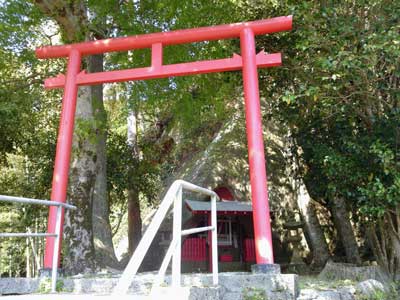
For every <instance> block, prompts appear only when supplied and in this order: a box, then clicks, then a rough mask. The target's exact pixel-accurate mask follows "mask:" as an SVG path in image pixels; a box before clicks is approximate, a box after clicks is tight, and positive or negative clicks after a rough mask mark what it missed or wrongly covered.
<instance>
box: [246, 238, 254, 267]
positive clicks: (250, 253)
mask: <svg viewBox="0 0 400 300" xmlns="http://www.w3.org/2000/svg"><path fill="white" fill-rule="evenodd" d="M243 245H244V249H243V259H244V261H245V262H255V261H256V250H255V245H254V239H245V240H244V243H243Z"/></svg>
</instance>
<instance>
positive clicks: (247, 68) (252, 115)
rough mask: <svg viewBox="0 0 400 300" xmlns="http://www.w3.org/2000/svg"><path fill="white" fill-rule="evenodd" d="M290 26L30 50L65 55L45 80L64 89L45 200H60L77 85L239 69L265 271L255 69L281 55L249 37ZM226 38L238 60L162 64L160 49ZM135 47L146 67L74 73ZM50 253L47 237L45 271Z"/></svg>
mask: <svg viewBox="0 0 400 300" xmlns="http://www.w3.org/2000/svg"><path fill="white" fill-rule="evenodd" d="M291 28H292V17H291V16H286V17H278V18H272V19H267V20H260V21H253V22H243V23H235V24H229V25H219V26H211V27H202V28H195V29H185V30H177V31H171V32H161V33H152V34H144V35H136V36H129V37H121V38H112V39H104V40H97V41H89V42H83V43H76V44H71V45H63V46H47V47H41V48H38V49H37V50H36V55H37V57H38V58H58V57H68V67H67V73H66V75H59V76H57V77H55V78H49V79H47V80H46V81H45V87H46V88H64V96H63V103H62V112H61V119H60V127H59V133H58V139H57V149H56V158H55V164H54V173H53V183H52V193H51V199H52V200H53V201H59V202H65V201H66V194H67V183H68V172H69V164H70V157H71V147H72V136H73V129H74V120H75V119H74V118H75V109H76V98H77V90H78V86H79V85H93V84H101V83H107V82H120V81H129V80H144V79H151V78H162V77H170V76H184V75H193V74H201V73H211V72H224V71H233V70H240V69H242V74H243V84H244V95H245V108H246V132H247V140H248V153H249V166H250V183H251V193H252V203H253V222H254V235H255V237H254V238H255V243H256V245H255V246H256V260H257V265H256V267H257V266H259V267H260V268H261V269H265V267H266V268H268V267H269V266H272V264H273V252H272V235H271V226H270V216H269V204H268V190H267V177H266V168H265V157H264V142H263V131H262V122H261V109H260V101H259V88H258V75H257V68H258V67H272V66H278V65H280V64H281V55H280V53H275V54H266V53H264V52H263V51H261V52H260V53H259V54H256V51H255V35H260V34H269V33H275V32H279V31H284V30H290V29H291ZM228 38H240V48H241V55H240V56H239V55H237V54H234V55H233V57H232V58H226V59H217V60H207V61H197V62H188V63H180V64H172V65H163V54H162V50H163V47H164V46H167V45H177V44H184V43H193V42H201V41H211V40H220V39H228ZM141 48H151V52H152V53H151V66H149V67H145V68H134V69H128V70H117V71H108V72H98V73H86V72H85V71H81V70H80V66H81V58H82V56H85V55H94V54H100V53H106V52H115V51H128V50H133V49H141ZM55 219H56V210H55V209H52V208H51V209H50V214H49V222H48V232H49V233H52V232H55V230H56V229H55V228H56V222H55ZM61 232H62V228H61V229H60V233H61ZM54 249H55V251H59V245H58V244H56V245H55V244H54V239H53V238H51V237H50V238H47V241H46V251H45V262H44V267H45V268H51V266H52V253H53V250H54Z"/></svg>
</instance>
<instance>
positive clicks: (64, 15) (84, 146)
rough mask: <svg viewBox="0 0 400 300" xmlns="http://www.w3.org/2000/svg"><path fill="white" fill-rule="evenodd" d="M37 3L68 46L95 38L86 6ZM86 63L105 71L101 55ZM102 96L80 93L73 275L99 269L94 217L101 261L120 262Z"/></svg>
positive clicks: (67, 263) (68, 253)
mask: <svg viewBox="0 0 400 300" xmlns="http://www.w3.org/2000/svg"><path fill="white" fill-rule="evenodd" d="M33 3H34V4H35V5H36V6H37V7H38V8H39V9H40V10H41V11H42V12H43V13H44V14H45V15H47V16H48V17H51V18H53V19H54V20H55V21H56V22H57V23H58V25H59V26H60V29H61V33H62V37H63V40H64V42H67V43H71V42H80V41H83V40H90V39H91V38H92V35H93V34H91V32H90V30H89V21H88V8H87V3H86V1H83V0H76V1H66V0H51V1H50V0H40V1H39V0H34V1H33ZM97 27H99V24H98V26H97ZM86 62H87V64H86V65H87V68H88V70H89V71H101V70H102V64H103V57H102V56H97V57H90V58H87V59H86ZM102 97H103V95H102V87H101V86H96V87H81V88H80V89H79V91H78V102H77V108H76V114H75V115H76V120H75V132H74V141H73V152H72V158H71V162H72V163H71V170H70V178H69V185H70V190H69V201H70V202H71V203H72V204H74V205H76V206H77V208H78V209H77V210H76V211H71V210H68V211H67V212H66V215H65V224H64V236H65V241H64V245H63V246H65V247H64V249H65V255H64V267H65V269H66V270H67V271H68V272H70V273H78V272H79V273H81V272H87V271H89V272H90V271H93V270H94V269H95V266H96V262H95V251H94V244H93V228H92V213H93V214H94V217H95V218H96V222H95V226H94V230H95V232H96V241H98V242H99V243H96V245H97V246H96V249H97V250H98V251H97V253H98V258H99V259H100V258H101V260H102V262H104V264H106V265H107V264H109V263H110V264H111V263H112V262H113V261H114V259H115V261H116V258H115V254H114V249H113V247H112V241H111V229H110V225H109V220H108V203H107V193H106V192H105V189H106V174H105V172H106V169H105V163H106V161H105V159H106V154H105V141H106V121H107V118H106V114H105V111H104V106H103V99H102ZM97 174H98V176H97ZM93 201H95V206H94V207H95V210H94V211H93V210H92V207H93ZM99 219H101V221H100V222H98V220H99Z"/></svg>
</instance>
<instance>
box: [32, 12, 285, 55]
mask: <svg viewBox="0 0 400 300" xmlns="http://www.w3.org/2000/svg"><path fill="white" fill-rule="evenodd" d="M244 28H251V29H252V31H253V32H254V34H256V35H259V34H269V33H274V32H279V31H284V30H290V29H292V16H285V17H277V18H272V19H266V20H259V21H252V22H242V23H235V24H227V25H218V26H209V27H201V28H193V29H183V30H176V31H170V32H157V33H151V34H143V35H134V36H129V37H120V38H112V39H104V40H97V41H91V42H83V43H77V44H71V45H62V46H46V47H41V48H38V49H36V56H37V57H38V58H57V57H67V56H68V55H69V53H70V51H72V50H73V49H76V50H78V51H79V52H80V53H81V55H83V56H84V55H93V54H100V53H105V52H114V51H128V50H132V49H141V48H150V47H151V46H152V45H153V44H156V43H161V44H163V45H164V46H166V45H177V44H186V43H194V42H201V41H212V40H223V39H229V38H237V37H239V35H240V33H241V32H242V30H243V29H244Z"/></svg>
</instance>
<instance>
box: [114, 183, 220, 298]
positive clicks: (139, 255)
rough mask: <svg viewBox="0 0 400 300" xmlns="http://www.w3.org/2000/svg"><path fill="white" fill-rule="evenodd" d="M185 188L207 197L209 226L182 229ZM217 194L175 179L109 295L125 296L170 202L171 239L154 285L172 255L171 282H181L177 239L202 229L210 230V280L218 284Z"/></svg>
mask: <svg viewBox="0 0 400 300" xmlns="http://www.w3.org/2000/svg"><path fill="white" fill-rule="evenodd" d="M183 190H189V191H192V192H197V193H201V194H205V195H208V196H210V197H211V226H208V227H202V228H193V229H188V230H184V231H182V191H183ZM217 198H218V196H217V194H216V193H215V192H213V191H211V190H208V189H205V188H202V187H199V186H197V185H194V184H192V183H189V182H186V181H183V180H176V181H175V182H174V183H173V184H172V185H171V187H170V188H169V190H168V192H167V194H166V195H165V197H164V199H163V200H162V201H161V204H160V206H159V208H158V210H157V212H156V213H155V215H154V218H153V220H152V221H151V223H150V225H149V227H148V228H147V230H146V232H145V234H144V235H143V237H142V239H141V240H140V242H139V245H138V246H137V248H136V250H135V252H134V253H133V255H132V257H131V259H130V261H129V263H128V265H127V267H126V268H125V270H124V272H123V273H122V276H121V278H120V280H119V282H118V283H117V285H116V287H115V288H114V291H113V295H126V294H127V292H128V290H129V286H130V285H131V283H132V281H133V279H134V276H135V275H136V273H137V271H138V269H139V267H140V265H141V263H142V261H143V259H144V256H145V255H146V253H147V251H148V249H149V247H150V245H151V243H152V241H153V239H154V237H155V235H156V234H157V231H158V229H159V228H160V225H161V223H162V221H163V220H164V218H165V216H166V215H167V213H168V210H169V208H170V207H171V205H172V204H174V208H173V212H174V216H173V218H174V219H173V238H172V242H171V245H170V246H169V248H168V250H167V253H166V255H165V257H164V260H163V262H162V264H161V267H160V270H159V272H158V278H157V280H156V282H155V283H156V284H157V285H159V284H161V283H162V281H163V278H164V276H165V272H166V270H167V268H168V265H169V262H170V261H171V258H172V285H173V286H180V284H181V242H182V236H183V235H187V234H192V233H197V232H202V231H205V230H211V231H212V269H213V283H214V284H215V285H217V284H218V245H217V203H216V201H217Z"/></svg>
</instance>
